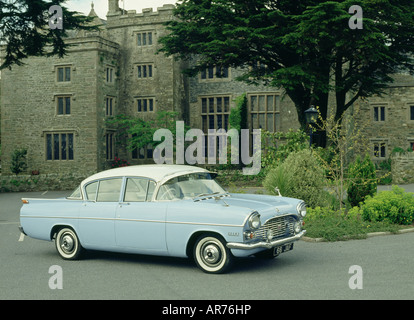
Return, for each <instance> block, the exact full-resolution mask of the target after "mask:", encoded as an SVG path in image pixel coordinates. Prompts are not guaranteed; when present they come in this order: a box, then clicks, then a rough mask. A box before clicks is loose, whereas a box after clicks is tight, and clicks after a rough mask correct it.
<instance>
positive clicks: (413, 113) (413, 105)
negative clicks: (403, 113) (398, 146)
mask: <svg viewBox="0 0 414 320" xmlns="http://www.w3.org/2000/svg"><path fill="white" fill-rule="evenodd" d="M411 108H413V109H414V102H412V103H407V120H408V123H410V124H413V123H414V110H413V111H411ZM412 116H413V118H412Z"/></svg>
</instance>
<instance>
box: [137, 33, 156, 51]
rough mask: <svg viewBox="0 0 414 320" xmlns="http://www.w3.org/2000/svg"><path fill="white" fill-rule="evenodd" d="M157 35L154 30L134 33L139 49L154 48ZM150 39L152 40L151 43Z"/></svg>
mask: <svg viewBox="0 0 414 320" xmlns="http://www.w3.org/2000/svg"><path fill="white" fill-rule="evenodd" d="M149 34H150V35H151V37H150V38H149V37H148V35H149ZM155 35H156V32H155V30H154V29H149V30H139V31H134V38H135V44H136V46H137V47H138V48H147V47H152V46H153V45H155ZM149 39H151V40H150V41H149ZM144 42H145V43H144ZM149 42H150V43H149Z"/></svg>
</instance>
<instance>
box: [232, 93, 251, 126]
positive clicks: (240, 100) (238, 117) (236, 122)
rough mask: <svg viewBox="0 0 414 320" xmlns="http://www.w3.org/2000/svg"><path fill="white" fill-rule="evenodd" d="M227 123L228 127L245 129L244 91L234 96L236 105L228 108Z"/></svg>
mask: <svg viewBox="0 0 414 320" xmlns="http://www.w3.org/2000/svg"><path fill="white" fill-rule="evenodd" d="M229 124H230V128H234V129H236V130H238V131H240V130H241V129H247V97H246V94H245V93H244V94H242V95H241V96H239V97H237V98H236V106H235V107H234V108H232V109H231V110H230V115H229Z"/></svg>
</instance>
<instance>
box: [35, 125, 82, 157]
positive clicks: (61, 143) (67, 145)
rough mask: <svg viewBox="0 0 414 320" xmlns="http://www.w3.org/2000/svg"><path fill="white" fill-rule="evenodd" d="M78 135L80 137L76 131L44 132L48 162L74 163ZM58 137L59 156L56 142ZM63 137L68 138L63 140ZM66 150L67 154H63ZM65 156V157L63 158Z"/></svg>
mask: <svg viewBox="0 0 414 320" xmlns="http://www.w3.org/2000/svg"><path fill="white" fill-rule="evenodd" d="M77 135H78V134H77V132H76V131H74V130H51V131H43V133H42V137H44V139H45V157H46V161H74V160H75V137H76V136H77ZM56 136H57V137H58V141H57V142H58V145H57V150H58V152H57V153H58V155H56V140H55V139H56ZM63 136H65V137H66V138H65V139H63ZM49 137H50V148H49ZM70 137H71V138H72V143H71V142H70V141H71V140H70ZM64 140H65V141H64ZM64 142H65V143H64ZM70 146H71V147H70ZM49 149H50V150H49ZM64 150H65V152H63V151H64ZM49 151H50V152H49ZM49 154H50V157H49ZM63 155H65V156H64V157H63Z"/></svg>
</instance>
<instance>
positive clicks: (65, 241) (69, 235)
mask: <svg viewBox="0 0 414 320" xmlns="http://www.w3.org/2000/svg"><path fill="white" fill-rule="evenodd" d="M55 244H56V250H57V252H58V253H59V255H60V256H61V257H62V258H63V259H65V260H77V259H79V258H80V256H81V254H82V252H83V248H82V246H81V244H80V242H79V238H78V236H77V235H76V232H75V231H73V230H72V229H71V228H62V229H60V230H59V232H58V233H57V235H56V239H55Z"/></svg>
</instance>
